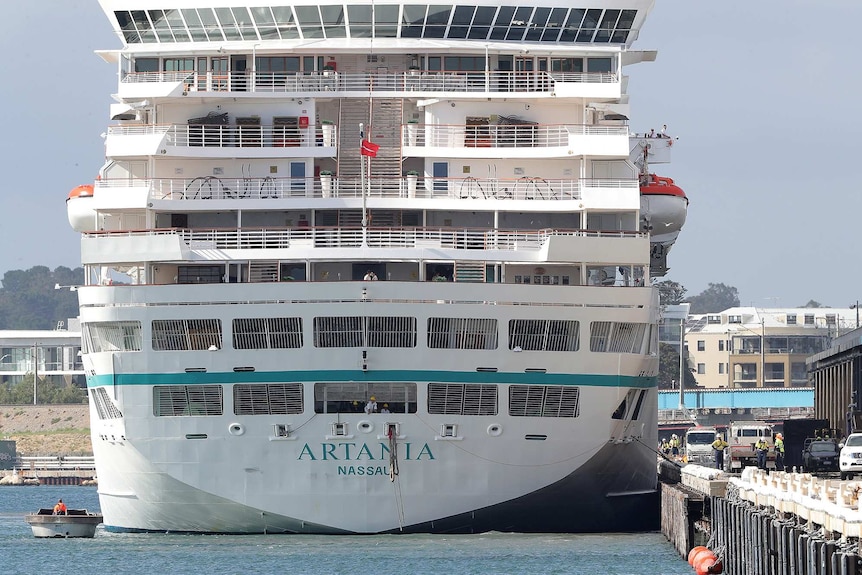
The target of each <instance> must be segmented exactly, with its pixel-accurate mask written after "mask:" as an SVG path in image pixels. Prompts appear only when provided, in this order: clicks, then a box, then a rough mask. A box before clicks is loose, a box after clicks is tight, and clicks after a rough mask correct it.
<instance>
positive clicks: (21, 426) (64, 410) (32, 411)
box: [0, 404, 93, 467]
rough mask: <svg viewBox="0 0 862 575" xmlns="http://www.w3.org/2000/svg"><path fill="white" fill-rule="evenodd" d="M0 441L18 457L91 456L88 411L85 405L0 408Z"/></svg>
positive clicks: (0, 463)
mask: <svg viewBox="0 0 862 575" xmlns="http://www.w3.org/2000/svg"><path fill="white" fill-rule="evenodd" d="M0 441H14V442H15V450H16V452H17V455H18V456H19V457H34V456H64V457H65V456H74V455H93V446H92V442H91V441H90V408H89V406H88V405H87V404H71V405H70V404H56V405H0ZM0 467H3V465H2V462H0Z"/></svg>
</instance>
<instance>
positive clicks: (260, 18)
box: [251, 6, 278, 40]
mask: <svg viewBox="0 0 862 575" xmlns="http://www.w3.org/2000/svg"><path fill="white" fill-rule="evenodd" d="M251 17H252V19H253V20H254V23H255V25H256V26H257V32H258V34H260V39H261V40H278V28H276V27H275V19H274V18H273V17H272V12H271V11H270V9H269V6H260V7H258V8H251Z"/></svg>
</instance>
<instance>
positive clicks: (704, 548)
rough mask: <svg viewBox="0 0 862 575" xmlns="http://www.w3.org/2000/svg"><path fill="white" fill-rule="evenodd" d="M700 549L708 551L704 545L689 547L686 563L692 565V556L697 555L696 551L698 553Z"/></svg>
mask: <svg viewBox="0 0 862 575" xmlns="http://www.w3.org/2000/svg"><path fill="white" fill-rule="evenodd" d="M701 551H709V549H707V548H706V547H704V546H703V545H698V546H697V547H693V548H692V549H691V551H689V552H688V564H689V565H691V566H692V567H694V558H695V556H697V554H698V553H700V552H701Z"/></svg>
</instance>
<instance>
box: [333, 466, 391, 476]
mask: <svg viewBox="0 0 862 575" xmlns="http://www.w3.org/2000/svg"><path fill="white" fill-rule="evenodd" d="M338 474H339V475H389V468H388V467H384V466H382V465H377V466H373V465H367V466H362V465H339V466H338Z"/></svg>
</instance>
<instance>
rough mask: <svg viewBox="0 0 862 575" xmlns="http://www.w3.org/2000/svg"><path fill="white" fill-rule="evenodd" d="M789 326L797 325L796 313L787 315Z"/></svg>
mask: <svg viewBox="0 0 862 575" xmlns="http://www.w3.org/2000/svg"><path fill="white" fill-rule="evenodd" d="M787 325H796V314H795V313H789V314H787Z"/></svg>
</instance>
